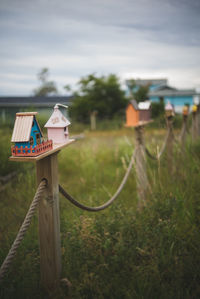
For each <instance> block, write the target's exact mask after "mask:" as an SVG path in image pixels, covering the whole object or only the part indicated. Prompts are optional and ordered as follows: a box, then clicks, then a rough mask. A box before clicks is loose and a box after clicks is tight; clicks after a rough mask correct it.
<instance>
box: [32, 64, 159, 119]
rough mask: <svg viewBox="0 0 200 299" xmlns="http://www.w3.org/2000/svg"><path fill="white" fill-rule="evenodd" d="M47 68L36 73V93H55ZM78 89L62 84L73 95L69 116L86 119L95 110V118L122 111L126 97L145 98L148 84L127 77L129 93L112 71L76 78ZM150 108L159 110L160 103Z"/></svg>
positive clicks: (44, 94)
mask: <svg viewBox="0 0 200 299" xmlns="http://www.w3.org/2000/svg"><path fill="white" fill-rule="evenodd" d="M49 76H50V72H49V69H48V68H43V69H41V71H40V72H39V73H38V74H37V77H38V81H39V86H38V87H37V88H36V89H34V90H33V93H34V95H35V96H51V95H56V94H58V89H57V86H56V83H55V82H54V81H52V80H49ZM77 86H78V87H77V90H75V91H73V92H72V91H71V88H70V85H68V84H67V85H65V86H64V87H63V88H64V89H65V90H66V91H68V92H69V91H70V92H71V93H72V96H73V98H74V99H73V102H72V105H71V106H70V107H69V113H70V116H71V117H72V118H73V119H74V120H77V121H81V122H88V121H89V117H90V114H91V113H94V112H95V113H96V114H97V115H98V118H100V119H103V118H112V117H114V116H120V115H122V114H124V109H125V108H126V106H127V104H128V101H129V100H130V99H133V98H134V99H135V100H136V101H137V102H140V101H144V100H147V99H148V91H149V85H146V86H139V87H138V86H136V82H135V80H133V79H132V80H129V86H128V87H129V95H126V94H125V91H124V90H123V89H122V88H121V85H120V80H119V78H118V77H117V76H116V75H115V74H109V75H107V76H97V75H95V74H89V75H87V76H85V77H83V78H81V79H80V80H79V81H78V84H77ZM153 106H154V107H153V112H154V111H155V113H156V114H159V113H160V112H162V110H163V107H161V108H160V107H155V106H156V105H153Z"/></svg>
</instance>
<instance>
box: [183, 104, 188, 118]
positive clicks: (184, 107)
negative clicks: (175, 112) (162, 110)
mask: <svg viewBox="0 0 200 299" xmlns="http://www.w3.org/2000/svg"><path fill="white" fill-rule="evenodd" d="M188 114H189V107H188V105H184V106H183V116H188Z"/></svg>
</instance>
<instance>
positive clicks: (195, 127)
mask: <svg viewBox="0 0 200 299" xmlns="http://www.w3.org/2000/svg"><path fill="white" fill-rule="evenodd" d="M197 137H198V117H197V111H193V112H192V140H193V141H195V140H196V139H197Z"/></svg>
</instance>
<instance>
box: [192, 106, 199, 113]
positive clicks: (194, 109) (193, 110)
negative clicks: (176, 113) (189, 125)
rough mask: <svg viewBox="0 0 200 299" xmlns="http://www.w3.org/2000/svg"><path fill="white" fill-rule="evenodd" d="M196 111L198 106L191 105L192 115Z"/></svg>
mask: <svg viewBox="0 0 200 299" xmlns="http://www.w3.org/2000/svg"><path fill="white" fill-rule="evenodd" d="M197 110H198V106H197V105H193V106H192V113H196V112H197Z"/></svg>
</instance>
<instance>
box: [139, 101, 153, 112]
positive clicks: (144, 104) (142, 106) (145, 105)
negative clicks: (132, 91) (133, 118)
mask: <svg viewBox="0 0 200 299" xmlns="http://www.w3.org/2000/svg"><path fill="white" fill-rule="evenodd" d="M150 106H151V102H150V101H146V102H140V103H139V104H138V107H139V109H140V110H149V108H150Z"/></svg>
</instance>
